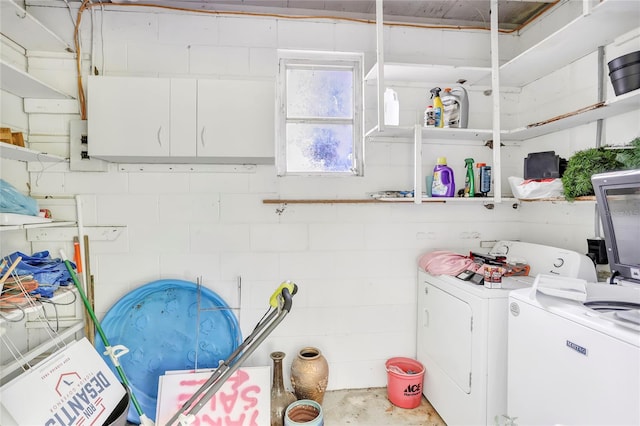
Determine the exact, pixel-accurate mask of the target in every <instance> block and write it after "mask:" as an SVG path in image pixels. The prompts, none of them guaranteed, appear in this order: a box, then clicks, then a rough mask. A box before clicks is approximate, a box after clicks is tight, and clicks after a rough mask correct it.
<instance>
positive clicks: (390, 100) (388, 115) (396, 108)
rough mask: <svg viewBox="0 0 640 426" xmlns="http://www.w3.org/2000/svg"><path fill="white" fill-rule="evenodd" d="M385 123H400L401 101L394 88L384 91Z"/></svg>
mask: <svg viewBox="0 0 640 426" xmlns="http://www.w3.org/2000/svg"><path fill="white" fill-rule="evenodd" d="M384 124H385V125H386V126H397V125H399V124H400V102H399V101H398V94H397V93H396V92H395V90H393V89H389V88H387V89H386V90H385V91H384Z"/></svg>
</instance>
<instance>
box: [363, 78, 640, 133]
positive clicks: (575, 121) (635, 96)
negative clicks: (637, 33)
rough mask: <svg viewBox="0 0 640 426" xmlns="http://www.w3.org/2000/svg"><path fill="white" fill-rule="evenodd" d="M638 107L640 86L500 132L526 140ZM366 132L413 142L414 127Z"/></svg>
mask: <svg viewBox="0 0 640 426" xmlns="http://www.w3.org/2000/svg"><path fill="white" fill-rule="evenodd" d="M638 108H640V89H637V90H634V91H633V92H629V93H625V94H623V95H620V96H616V97H615V98H613V99H611V100H609V101H606V102H603V103H600V104H593V105H589V106H586V107H584V108H581V109H579V110H576V111H573V112H569V113H566V114H562V115H560V116H557V117H551V118H549V119H547V120H544V121H541V122H539V123H534V124H530V125H528V126H526V127H520V128H516V129H511V130H503V131H501V132H500V135H501V138H502V140H503V141H524V140H527V139H533V138H536V137H538V136H543V135H546V134H549V133H553V132H558V131H560V130H566V129H570V128H573V127H577V126H581V125H584V124H588V123H591V122H594V121H596V120H599V119H603V118H608V117H613V116H616V115H620V114H624V113H627V112H631V111H634V110H637V109H638ZM421 132H422V142H423V143H426V142H427V141H428V140H433V139H436V140H439V139H444V140H460V141H476V140H479V141H486V140H490V139H492V138H493V132H492V130H490V129H447V128H443V129H437V128H433V127H423V128H422V130H421ZM365 136H366V138H367V140H371V141H376V142H413V137H414V128H413V127H408V126H385V127H384V129H383V130H382V131H381V130H380V129H379V128H378V126H376V127H374V128H373V129H371V130H369V131H368V132H367V134H366V135H365Z"/></svg>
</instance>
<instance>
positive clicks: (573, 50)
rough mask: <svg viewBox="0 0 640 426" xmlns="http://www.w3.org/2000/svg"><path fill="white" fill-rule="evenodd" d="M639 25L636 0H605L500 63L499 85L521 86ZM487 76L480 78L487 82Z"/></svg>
mask: <svg viewBox="0 0 640 426" xmlns="http://www.w3.org/2000/svg"><path fill="white" fill-rule="evenodd" d="M639 26H640V4H639V3H638V1H637V0H605V1H603V2H602V3H599V4H598V5H596V6H595V7H594V8H593V9H592V11H591V13H590V14H588V15H581V16H579V17H578V18H576V19H574V20H573V21H571V22H570V23H568V24H567V25H565V26H564V27H562V28H561V29H559V30H558V31H556V32H555V33H553V34H551V35H550V36H548V37H546V38H545V39H544V40H542V41H541V42H539V43H537V44H536V45H534V46H532V47H531V48H529V49H527V50H525V51H524V52H522V53H520V54H519V55H518V56H516V57H515V58H513V59H511V60H510V61H508V62H506V63H505V64H503V65H502V66H500V85H501V86H515V87H522V86H524V85H526V84H528V83H531V82H533V81H535V80H537V79H539V78H541V77H543V76H545V75H547V74H550V73H551V72H553V71H555V70H558V69H561V68H563V67H565V66H566V65H569V64H570V63H572V62H574V61H575V60H577V59H580V58H582V57H583V56H585V55H587V54H589V53H591V52H594V51H596V50H597V49H598V47H599V46H604V45H606V44H609V43H611V42H613V41H614V39H615V38H616V37H618V36H620V35H622V34H624V33H626V32H629V31H632V30H634V29H637V28H638V27H639ZM490 78H491V77H490V76H488V77H487V78H485V79H483V80H482V82H484V83H490V81H491V80H490Z"/></svg>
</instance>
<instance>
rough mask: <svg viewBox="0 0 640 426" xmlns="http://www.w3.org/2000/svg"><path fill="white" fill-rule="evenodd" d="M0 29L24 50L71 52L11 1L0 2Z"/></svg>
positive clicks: (65, 44) (3, 0) (53, 34)
mask: <svg viewBox="0 0 640 426" xmlns="http://www.w3.org/2000/svg"><path fill="white" fill-rule="evenodd" d="M0 27H2V34H3V35H4V36H6V37H8V38H10V39H11V40H12V41H14V42H15V43H17V44H18V45H20V46H22V48H24V49H25V50H31V51H47V52H51V51H53V52H72V51H73V50H72V49H71V46H69V45H68V44H67V42H66V41H64V40H63V39H62V38H60V37H59V36H58V35H57V34H55V33H54V32H53V31H51V30H50V29H48V28H47V27H45V26H44V24H42V23H41V22H40V21H39V20H37V19H36V18H35V17H33V16H32V15H31V14H29V12H27V11H26V10H25V9H23V8H22V6H19V5H18V4H17V3H15V2H14V1H13V0H2V1H1V2H0ZM3 72H4V70H3ZM3 87H4V84H3Z"/></svg>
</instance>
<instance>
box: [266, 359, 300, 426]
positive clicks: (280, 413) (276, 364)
mask: <svg viewBox="0 0 640 426" xmlns="http://www.w3.org/2000/svg"><path fill="white" fill-rule="evenodd" d="M270 356H271V359H272V360H273V383H272V385H271V426H283V424H284V413H285V410H286V409H287V407H288V406H289V404H291V403H292V402H295V401H296V396H295V395H294V394H293V393H292V392H289V391H288V390H287V389H285V387H284V380H283V379H282V360H283V359H284V357H285V354H284V352H271V355H270Z"/></svg>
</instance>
